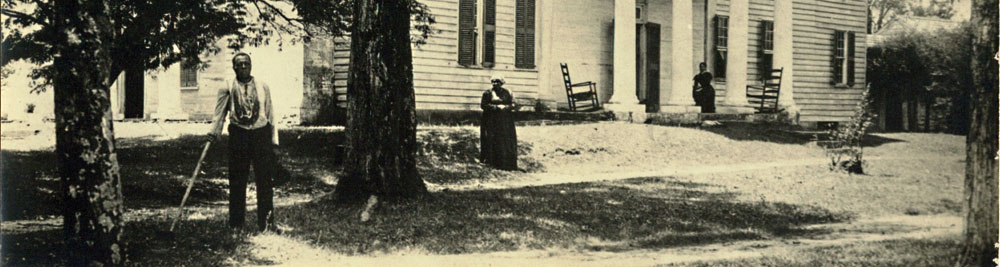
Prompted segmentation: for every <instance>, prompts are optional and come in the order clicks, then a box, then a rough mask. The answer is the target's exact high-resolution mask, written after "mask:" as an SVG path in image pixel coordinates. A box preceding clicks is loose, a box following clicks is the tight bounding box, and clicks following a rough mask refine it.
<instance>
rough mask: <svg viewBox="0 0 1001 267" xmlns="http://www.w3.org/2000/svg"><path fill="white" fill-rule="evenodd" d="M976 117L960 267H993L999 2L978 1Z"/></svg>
mask: <svg viewBox="0 0 1001 267" xmlns="http://www.w3.org/2000/svg"><path fill="white" fill-rule="evenodd" d="M972 21H973V24H974V25H977V26H976V30H975V31H974V37H973V63H972V64H973V66H972V68H973V78H974V85H975V87H974V92H973V99H972V102H971V103H973V114H972V119H971V122H970V133H969V134H968V135H967V137H966V195H967V197H968V199H967V201H968V202H967V204H968V213H967V215H966V229H965V231H964V237H965V242H964V244H965V247H964V249H963V254H962V256H961V257H960V261H959V262H958V263H957V265H958V266H994V263H993V262H992V260H993V259H994V258H995V257H997V255H998V249H997V248H996V247H994V243H995V242H997V241H998V159H997V152H998V61H997V60H996V58H995V56H996V55H997V54H996V53H997V47H998V0H980V1H975V4H974V10H973V19H972Z"/></svg>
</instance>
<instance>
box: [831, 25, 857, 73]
mask: <svg viewBox="0 0 1001 267" xmlns="http://www.w3.org/2000/svg"><path fill="white" fill-rule="evenodd" d="M833 48H834V53H833V56H832V58H831V67H832V73H833V79H831V83H832V84H834V85H840V86H847V87H852V86H854V85H855V32H850V31H834V45H833Z"/></svg>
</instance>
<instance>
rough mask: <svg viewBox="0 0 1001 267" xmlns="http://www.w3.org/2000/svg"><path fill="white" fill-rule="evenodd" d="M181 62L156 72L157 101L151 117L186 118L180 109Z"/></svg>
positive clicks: (164, 118) (165, 118)
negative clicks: (154, 111)
mask: <svg viewBox="0 0 1001 267" xmlns="http://www.w3.org/2000/svg"><path fill="white" fill-rule="evenodd" d="M180 65H181V64H180V63H177V64H174V65H173V66H170V67H169V68H167V69H166V70H163V71H160V73H157V77H156V82H157V91H158V92H157V96H158V97H159V103H158V105H157V108H156V113H154V114H153V115H152V116H151V117H153V118H154V119H158V120H187V119H188V115H187V114H185V113H184V112H183V111H182V110H181V66H180Z"/></svg>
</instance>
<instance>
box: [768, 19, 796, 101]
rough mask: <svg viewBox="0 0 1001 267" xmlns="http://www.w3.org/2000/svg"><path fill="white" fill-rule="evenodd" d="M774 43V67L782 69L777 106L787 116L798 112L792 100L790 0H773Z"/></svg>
mask: <svg viewBox="0 0 1001 267" xmlns="http://www.w3.org/2000/svg"><path fill="white" fill-rule="evenodd" d="M774 37H775V43H774V47H773V49H772V51H774V54H773V55H772V65H773V66H774V68H784V69H783V71H782V87H781V88H779V106H780V107H781V108H784V109H785V110H786V112H787V114H789V116H795V115H796V114H798V113H799V108H798V107H797V106H796V101H795V100H793V90H794V89H793V87H792V85H793V43H792V38H793V37H792V0H775V36H774Z"/></svg>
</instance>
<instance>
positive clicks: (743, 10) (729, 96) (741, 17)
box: [717, 0, 754, 113]
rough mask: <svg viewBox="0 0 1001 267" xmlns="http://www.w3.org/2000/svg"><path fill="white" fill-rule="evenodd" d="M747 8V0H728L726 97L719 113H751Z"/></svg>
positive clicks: (752, 110)
mask: <svg viewBox="0 0 1001 267" xmlns="http://www.w3.org/2000/svg"><path fill="white" fill-rule="evenodd" d="M747 8H748V0H732V1H730V25H729V27H728V30H727V35H726V36H727V50H726V51H727V52H726V97H725V98H724V99H723V104H721V105H719V108H717V109H718V111H719V112H720V113H753V112H754V109H753V108H751V105H750V104H748V103H747V27H748V25H747Z"/></svg>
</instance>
